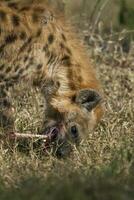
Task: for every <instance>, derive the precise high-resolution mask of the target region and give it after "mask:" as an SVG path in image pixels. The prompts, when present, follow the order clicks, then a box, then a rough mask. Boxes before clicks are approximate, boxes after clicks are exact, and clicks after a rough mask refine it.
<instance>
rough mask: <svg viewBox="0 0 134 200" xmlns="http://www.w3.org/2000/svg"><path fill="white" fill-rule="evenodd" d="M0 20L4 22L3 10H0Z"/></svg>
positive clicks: (4, 14)
mask: <svg viewBox="0 0 134 200" xmlns="http://www.w3.org/2000/svg"><path fill="white" fill-rule="evenodd" d="M0 19H1V20H2V21H5V20H6V13H5V12H4V11H3V10H0Z"/></svg>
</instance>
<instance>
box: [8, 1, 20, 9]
mask: <svg viewBox="0 0 134 200" xmlns="http://www.w3.org/2000/svg"><path fill="white" fill-rule="evenodd" d="M8 7H9V8H14V9H17V8H18V6H17V3H14V2H10V3H8Z"/></svg>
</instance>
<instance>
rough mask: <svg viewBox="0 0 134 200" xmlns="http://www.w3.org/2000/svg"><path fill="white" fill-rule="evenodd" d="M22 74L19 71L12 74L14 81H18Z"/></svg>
mask: <svg viewBox="0 0 134 200" xmlns="http://www.w3.org/2000/svg"><path fill="white" fill-rule="evenodd" d="M19 77H20V75H19V73H17V74H16V75H14V76H12V77H11V78H12V79H13V80H14V81H17V80H18V79H19Z"/></svg>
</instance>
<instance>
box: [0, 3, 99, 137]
mask: <svg viewBox="0 0 134 200" xmlns="http://www.w3.org/2000/svg"><path fill="white" fill-rule="evenodd" d="M0 24H1V27H0V28H1V35H0V57H1V61H0V76H1V79H0V90H1V91H4V90H5V89H8V88H9V87H10V86H13V85H14V84H16V83H17V82H19V81H20V80H27V81H29V82H30V83H32V84H34V85H36V86H38V87H39V88H40V89H41V92H42V93H43V94H44V97H45V98H46V101H47V104H48V110H49V111H48V112H47V111H46V113H48V116H47V117H48V118H50V119H51V118H53V117H54V118H55V116H56V117H57V116H58V115H55V114H54V115H53V116H52V114H50V113H56V112H57V113H59V115H61V116H62V117H61V118H62V119H64V120H63V124H64V125H63V126H64V128H65V129H66V131H65V132H68V127H70V124H71V123H77V124H79V126H80V129H81V130H80V131H81V132H82V134H84V132H87V130H89V129H92V128H93V127H94V126H95V125H96V124H97V123H98V121H99V120H100V118H101V117H102V114H103V108H102V105H101V103H99V104H98V105H97V106H96V107H95V108H94V109H93V110H92V111H91V112H87V111H85V109H83V108H82V107H81V106H80V105H77V104H76V102H74V101H73V98H75V97H76V96H77V94H78V93H79V91H81V90H83V89H93V90H95V91H97V92H98V93H101V92H100V84H99V82H98V81H97V79H96V76H95V72H94V69H93V67H92V66H91V64H90V61H89V59H88V56H87V53H86V50H85V47H84V46H83V45H82V44H81V42H80V40H79V39H78V38H77V36H76V34H75V33H74V31H73V30H72V28H71V27H70V25H69V24H68V23H67V22H65V20H64V19H62V17H60V16H59V15H56V13H55V12H54V11H53V9H51V8H49V7H48V6H46V5H42V4H41V5H39V4H32V5H27V6H26V5H25V6H22V5H21V4H5V3H0ZM5 98H6V97H5ZM53 110H54V112H53ZM1 114H3V113H1ZM49 115H51V116H49ZM55 120H57V119H55Z"/></svg>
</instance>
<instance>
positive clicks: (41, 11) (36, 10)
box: [34, 7, 45, 13]
mask: <svg viewBox="0 0 134 200" xmlns="http://www.w3.org/2000/svg"><path fill="white" fill-rule="evenodd" d="M44 11H45V9H44V8H40V7H36V8H34V12H38V13H43V12H44Z"/></svg>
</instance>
